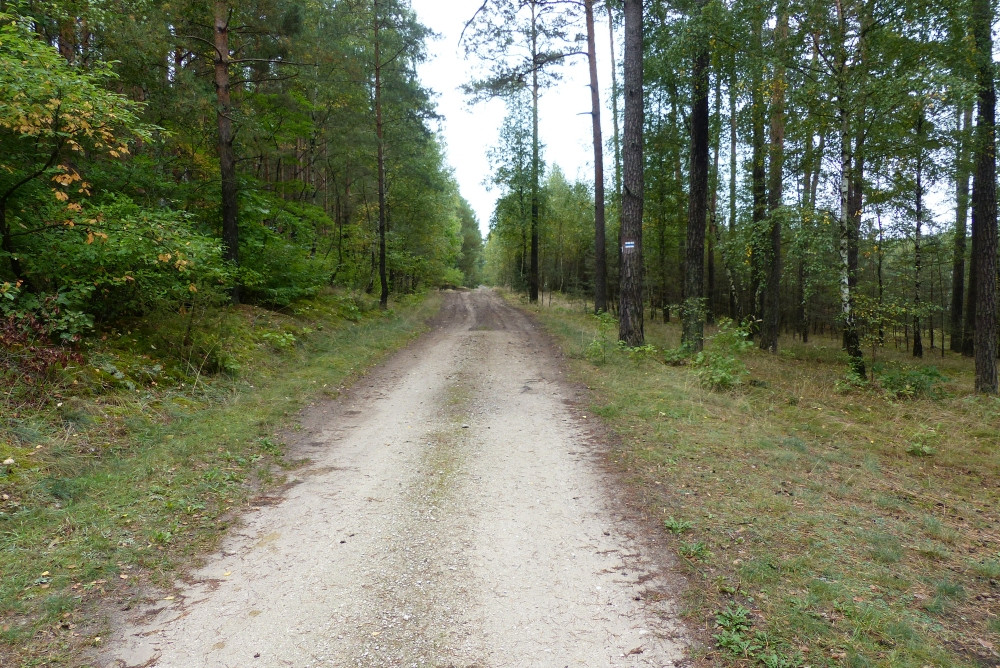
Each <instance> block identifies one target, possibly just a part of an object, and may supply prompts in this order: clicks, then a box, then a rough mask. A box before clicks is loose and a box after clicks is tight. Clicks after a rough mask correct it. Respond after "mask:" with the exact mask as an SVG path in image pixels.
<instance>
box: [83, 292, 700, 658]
mask: <svg viewBox="0 0 1000 668" xmlns="http://www.w3.org/2000/svg"><path fill="white" fill-rule="evenodd" d="M570 392H571V390H570V389H569V388H567V387H566V386H565V385H564V384H563V383H562V382H561V381H560V372H559V370H558V366H557V364H556V362H555V360H554V357H553V355H552V352H551V350H550V349H549V348H548V347H547V345H546V344H545V341H544V339H543V338H542V337H541V336H540V335H539V334H538V333H537V332H536V331H535V329H534V326H533V325H532V324H531V323H530V321H529V320H528V319H527V318H526V317H525V316H523V315H522V314H521V313H519V312H517V311H515V310H514V309H511V308H509V307H508V306H506V305H505V304H504V303H503V302H502V301H501V300H500V299H499V298H498V297H497V296H496V295H494V294H493V293H491V292H489V291H486V290H477V291H475V292H461V293H452V294H449V295H447V297H446V301H445V306H444V309H443V312H442V314H441V316H440V317H439V320H438V326H437V327H436V329H435V331H434V332H432V333H431V334H429V335H428V336H425V337H424V338H423V339H421V340H420V341H419V342H418V343H416V344H415V345H414V346H411V347H410V348H408V349H407V350H404V351H403V352H402V353H400V354H399V355H397V356H396V357H395V358H394V359H393V360H392V361H390V362H389V363H387V364H386V365H383V366H382V367H381V368H379V369H378V370H376V371H375V372H374V373H372V374H371V375H370V376H368V377H367V378H366V379H364V380H363V381H361V382H360V383H359V385H358V386H356V387H355V388H354V389H353V390H352V391H351V392H350V393H349V394H348V395H347V396H345V397H344V398H342V399H340V400H338V401H336V402H331V403H329V404H327V405H325V406H317V407H315V408H314V409H313V410H312V411H310V412H307V414H306V415H305V416H304V418H303V425H304V429H303V432H302V433H303V434H305V437H304V438H303V439H302V441H301V443H299V444H298V445H297V446H296V447H297V448H299V449H300V450H301V451H302V452H301V454H302V455H303V456H307V457H309V458H310V462H311V463H310V464H309V465H308V466H307V467H305V468H304V469H301V470H299V471H297V472H296V480H295V482H296V484H294V485H292V486H291V487H290V488H289V489H288V491H287V492H286V494H285V495H284V498H283V499H281V500H280V501H279V502H277V503H274V504H271V505H263V506H261V507H259V508H258V509H256V510H255V511H253V512H251V513H250V514H248V515H247V516H246V517H245V518H244V523H243V524H242V526H241V528H240V529H238V530H236V531H234V532H233V534H232V535H230V536H229V537H228V538H227V539H226V540H225V542H224V544H223V546H222V549H221V551H220V553H218V554H216V555H212V556H211V557H210V558H209V559H208V562H207V565H206V566H205V567H204V568H202V569H200V570H199V571H197V572H196V573H194V574H193V577H192V578H191V580H190V582H189V583H185V584H182V585H180V591H179V592H178V593H177V594H176V595H175V597H174V599H173V600H170V601H166V600H160V601H158V602H156V603H153V604H151V605H149V606H148V607H146V608H145V609H143V610H140V611H138V613H137V611H136V610H134V609H133V610H132V611H130V612H129V613H126V614H130V615H132V617H131V618H129V619H123V620H121V626H120V628H119V630H118V631H117V632H116V634H115V637H114V638H113V639H112V641H111V642H110V643H109V646H108V649H107V650H106V652H107V653H106V654H105V655H104V656H102V657H100V658H99V659H98V664H99V665H101V666H117V667H120V666H144V667H147V666H156V667H157V668H197V667H200V666H204V667H213V668H215V667H219V668H222V667H226V668H246V667H258V666H259V667H261V668H271V667H284V666H294V667H295V668H307V667H313V666H315V667H320V666H369V667H388V666H400V667H403V666H440V667H442V668H472V667H477V668H500V667H508V666H509V667H517V668H522V667H534V666H539V667H541V666H551V667H558V668H562V667H564V666H656V667H662V666H674V665H680V664H681V663H682V662H683V648H684V641H683V635H682V632H681V628H680V627H679V626H678V625H677V623H676V622H674V621H672V618H673V609H672V604H671V603H670V601H669V599H668V598H665V597H663V596H662V592H663V589H664V587H665V586H666V585H665V583H664V581H663V580H662V578H661V572H662V569H661V568H660V567H659V566H658V565H657V564H655V563H652V562H651V561H649V560H648V559H647V558H646V556H644V555H645V554H646V553H648V552H649V550H648V549H644V547H643V543H642V542H640V541H639V539H637V538H635V536H636V535H637V534H640V533H641V531H640V530H638V529H637V528H636V527H635V526H633V525H631V524H629V522H628V521H627V520H625V519H623V516H622V515H621V512H620V508H618V507H616V502H615V501H614V500H613V499H612V498H611V496H610V495H609V494H608V491H607V485H606V483H605V482H604V476H602V474H601V469H600V466H599V463H598V461H597V457H596V456H595V454H594V451H595V448H596V447H597V446H596V445H595V444H594V443H593V442H592V440H593V439H591V438H590V437H589V436H588V434H587V425H586V422H587V421H586V419H585V418H584V416H583V415H582V414H581V413H580V409H578V408H576V409H574V408H573V404H572V402H570V401H568V399H569V398H570V397H569V395H570ZM646 545H648V543H646ZM654 594H655V595H654Z"/></svg>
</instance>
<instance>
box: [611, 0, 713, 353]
mask: <svg viewBox="0 0 1000 668" xmlns="http://www.w3.org/2000/svg"><path fill="white" fill-rule="evenodd" d="M642 14H643V13H642V0H625V63H624V68H625V145H624V147H623V148H624V150H623V155H622V168H623V185H624V192H623V193H622V224H621V288H620V291H619V293H620V294H619V302H618V304H619V306H618V317H619V327H618V338H619V339H620V340H621V341H623V342H624V343H625V344H626V345H629V346H641V345H643V343H644V341H645V337H644V333H643V323H642V317H643V309H642V270H643V265H642V206H643V188H644V181H643V145H642V141H643V139H642V126H643V116H644V112H643V95H642V62H643V58H642V55H643V54H642V27H643V26H642V22H643V15H642ZM702 226H703V227H704V221H703V222H702Z"/></svg>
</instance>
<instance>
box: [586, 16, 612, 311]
mask: <svg viewBox="0 0 1000 668" xmlns="http://www.w3.org/2000/svg"><path fill="white" fill-rule="evenodd" d="M584 7H585V9H586V13H587V57H588V59H589V61H590V102H591V118H592V120H593V128H594V312H595V313H603V312H605V311H607V310H608V283H607V279H608V270H607V267H606V266H605V262H606V260H607V250H606V248H605V246H606V242H605V239H604V228H605V224H604V140H603V139H602V138H601V89H600V87H599V86H598V85H597V46H596V42H595V35H594V0H585V2H584Z"/></svg>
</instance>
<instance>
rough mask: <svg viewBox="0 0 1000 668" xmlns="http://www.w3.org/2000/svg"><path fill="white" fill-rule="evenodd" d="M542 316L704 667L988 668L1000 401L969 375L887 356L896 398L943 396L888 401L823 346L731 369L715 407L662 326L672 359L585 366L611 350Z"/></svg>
mask: <svg viewBox="0 0 1000 668" xmlns="http://www.w3.org/2000/svg"><path fill="white" fill-rule="evenodd" d="M537 313H538V314H539V316H540V318H541V319H542V321H543V323H544V324H545V325H546V326H547V328H548V329H549V330H550V331H552V332H553V333H554V334H555V335H556V336H557V338H558V339H559V340H560V342H561V345H562V346H563V349H564V351H565V352H566V354H567V357H569V358H570V360H571V365H572V369H573V373H574V374H575V377H576V378H577V379H578V380H579V381H580V382H582V383H583V384H585V385H586V386H588V387H589V388H591V390H592V395H591V396H592V401H593V403H594V405H593V407H592V409H591V410H592V411H593V413H594V414H595V415H599V416H601V417H602V419H604V420H605V421H606V422H607V423H608V424H609V425H610V426H611V427H612V428H613V429H614V430H615V431H616V432H617V433H618V434H619V436H620V443H619V445H618V446H617V447H616V448H615V450H614V451H613V452H612V458H613V459H614V461H615V462H616V463H617V464H618V466H620V467H621V469H622V470H623V471H624V472H625V473H626V475H625V476H624V478H625V479H626V480H629V481H634V482H633V484H636V485H640V486H642V487H643V488H644V490H643V495H642V496H643V498H646V499H649V504H650V509H649V510H650V511H651V513H653V514H654V515H656V516H659V517H660V518H661V522H662V526H663V531H664V534H665V535H670V534H674V535H673V536H671V537H670V539H669V540H670V541H671V544H672V545H673V546H674V549H675V550H676V551H677V553H678V554H679V555H680V556H681V557H683V558H682V559H680V560H679V563H680V564H681V568H683V569H684V570H685V571H687V572H688V574H689V576H690V577H689V583H690V585H689V587H688V590H687V592H686V593H685V595H684V596H685V601H684V606H683V608H684V609H685V610H687V611H688V613H687V614H688V615H689V616H690V620H689V621H690V626H691V628H694V629H698V628H700V629H708V631H707V632H705V633H704V635H703V637H702V640H703V641H705V642H706V644H707V646H708V648H707V650H706V651H704V652H702V653H701V654H700V655H699V657H698V658H697V662H699V663H700V664H701V665H719V664H721V665H740V666H769V665H775V666H778V665H789V666H792V665H809V666H842V665H847V666H885V667H889V666H893V667H895V666H903V667H906V666H913V667H915V668H921V667H922V666H975V665H993V664H994V663H996V662H997V661H998V657H997V656H996V655H994V654H993V653H992V651H991V650H990V649H989V648H990V647H998V648H1000V624H998V623H997V621H996V620H997V618H998V616H1000V582H998V580H1000V566H998V562H1000V532H998V531H997V529H996V527H997V526H1000V485H998V484H997V480H1000V437H998V434H1000V431H998V429H1000V428H998V425H1000V419H998V418H1000V401H998V400H997V399H996V398H988V397H977V396H974V395H973V394H972V368H971V362H970V361H969V360H967V359H964V358H961V357H960V356H956V355H953V354H951V353H947V354H946V355H945V357H944V359H942V358H941V357H940V350H939V349H935V350H934V351H933V358H929V359H928V360H927V362H926V363H927V364H928V365H931V364H933V365H934V366H935V367H936V369H937V371H935V372H924V371H923V370H922V368H921V366H920V365H919V364H915V363H914V362H913V360H912V359H911V358H909V357H908V356H907V355H906V353H905V351H903V350H899V351H896V350H893V349H889V350H883V351H880V352H879V357H880V359H882V360H884V361H886V362H888V363H890V364H891V365H892V367H891V368H892V369H893V370H894V371H893V373H894V374H895V376H894V377H893V378H891V379H888V380H886V381H885V382H886V383H887V387H889V388H890V389H892V388H894V387H895V386H893V385H892V384H891V383H894V382H897V381H898V379H899V378H900V377H904V378H916V379H918V380H919V379H926V378H931V379H933V381H934V383H935V385H934V386H933V391H928V392H898V391H895V390H893V391H889V389H887V387H884V386H883V385H882V381H881V380H880V377H879V376H878V375H876V378H875V380H874V381H871V379H869V381H868V382H867V383H863V384H862V383H859V384H854V385H850V384H846V383H843V382H841V381H842V380H843V379H844V378H845V371H846V364H845V362H844V359H843V357H842V355H841V353H840V350H839V345H838V342H837V341H835V340H833V339H825V338H818V339H816V340H815V341H813V342H810V344H808V345H803V344H801V343H799V342H797V341H791V340H788V339H783V340H782V341H781V353H780V354H779V355H778V356H773V355H769V354H766V353H763V352H760V351H758V350H756V349H752V350H749V351H746V352H745V353H742V354H741V359H742V362H743V363H744V364H745V365H746V368H747V370H748V372H749V382H747V383H743V384H742V385H740V386H738V387H737V388H735V389H732V390H727V391H712V390H711V389H708V388H706V387H705V386H704V384H703V383H701V382H699V379H698V377H697V376H696V375H695V371H696V370H693V369H691V368H690V367H689V366H686V365H680V364H678V360H677V359H676V357H677V355H675V354H674V353H673V352H671V351H676V349H677V348H678V345H679V329H678V327H677V326H676V325H674V324H668V325H664V324H662V323H660V322H656V323H649V322H647V323H646V340H647V343H650V344H652V345H653V346H655V347H656V348H657V349H658V350H659V351H667V352H662V353H659V354H656V355H653V356H652V357H653V359H649V358H647V359H638V360H637V359H635V356H632V357H628V356H626V355H624V354H622V353H621V351H619V350H617V349H616V348H615V347H612V346H609V347H608V353H607V356H606V359H603V360H602V361H601V362H600V363H599V364H595V363H594V362H593V359H592V356H588V354H587V351H588V346H591V347H593V346H592V344H593V342H594V341H595V340H601V338H602V337H604V336H607V335H606V333H605V332H604V331H602V328H601V327H599V325H598V323H597V321H596V319H595V318H594V317H593V316H590V315H587V314H586V313H585V312H584V309H581V308H579V307H575V308H573V307H569V306H566V305H558V304H557V305H556V306H553V307H550V308H541V309H537ZM603 329H604V330H606V329H607V327H606V326H603ZM710 333H711V331H710ZM612 336H613V333H612ZM711 348H712V343H711V342H710V343H709V350H711ZM646 357H648V356H646ZM938 376H941V377H943V378H944V379H946V380H940V379H939V378H938ZM681 523H683V524H681ZM680 526H685V527H687V528H686V530H685V531H684V532H683V535H676V534H679V533H681V532H679V531H677V529H678V528H679V527H680ZM741 607H742V609H745V610H746V611H747V613H748V614H747V615H746V619H747V622H748V623H749V625H750V626H749V627H748V629H735V630H734V629H732V628H730V629H728V630H727V629H726V628H722V627H720V624H719V621H718V619H717V618H716V615H717V614H719V613H721V612H724V611H726V610H735V609H739V608H741ZM713 629H714V630H713ZM720 629H721V630H720ZM720 633H728V634H729V635H725V636H724V642H723V643H722V644H720V643H719V641H718V639H717V638H715V639H713V637H712V636H713V635H719V634H720ZM756 634H763V635H756Z"/></svg>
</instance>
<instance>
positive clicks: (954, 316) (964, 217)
mask: <svg viewBox="0 0 1000 668" xmlns="http://www.w3.org/2000/svg"><path fill="white" fill-rule="evenodd" d="M957 115H958V119H957V122H958V127H959V137H960V139H959V144H958V151H957V155H956V156H955V244H954V250H953V251H952V259H951V349H952V351H953V352H956V353H960V352H962V301H963V300H964V299H965V246H966V239H965V237H966V233H967V230H966V224H967V223H968V219H969V178H970V173H969V171H970V170H969V165H968V143H969V142H968V139H967V135H968V132H969V128H971V127H972V106H971V105H970V106H967V107H966V108H965V109H964V110H962V109H959V110H958V114H957Z"/></svg>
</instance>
